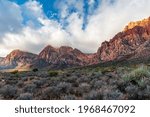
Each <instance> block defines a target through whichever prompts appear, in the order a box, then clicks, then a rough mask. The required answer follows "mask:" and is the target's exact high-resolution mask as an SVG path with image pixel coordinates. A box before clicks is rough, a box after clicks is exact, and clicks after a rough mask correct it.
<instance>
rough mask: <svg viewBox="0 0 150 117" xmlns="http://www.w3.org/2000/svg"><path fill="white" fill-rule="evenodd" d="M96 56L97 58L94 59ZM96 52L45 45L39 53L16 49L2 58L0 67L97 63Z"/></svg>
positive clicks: (64, 65) (69, 65) (63, 65)
mask: <svg viewBox="0 0 150 117" xmlns="http://www.w3.org/2000/svg"><path fill="white" fill-rule="evenodd" d="M93 57H95V59H92V58H93ZM96 58H97V57H96V54H84V53H82V52H81V51H80V50H78V49H73V48H71V47H68V46H62V47H60V48H54V47H52V46H50V45H49V46H47V47H45V48H44V49H43V50H42V51H41V52H40V54H39V55H36V54H32V53H29V52H23V51H20V50H14V51H12V52H11V53H10V54H8V55H7V56H6V57H5V58H2V59H0V69H14V68H17V69H21V68H23V69H26V68H31V67H34V68H42V67H50V68H66V67H75V66H84V65H90V64H94V63H97V61H98V59H96Z"/></svg>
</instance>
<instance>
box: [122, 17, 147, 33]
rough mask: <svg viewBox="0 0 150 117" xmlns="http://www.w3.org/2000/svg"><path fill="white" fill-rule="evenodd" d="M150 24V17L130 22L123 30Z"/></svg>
mask: <svg viewBox="0 0 150 117" xmlns="http://www.w3.org/2000/svg"><path fill="white" fill-rule="evenodd" d="M149 25H150V17H148V18H146V19H143V20H141V21H135V22H130V23H129V24H128V25H127V26H126V27H125V28H124V31H127V30H129V29H132V28H134V27H136V26H141V27H147V26H149Z"/></svg>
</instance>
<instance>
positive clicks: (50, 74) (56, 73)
mask: <svg viewBox="0 0 150 117" xmlns="http://www.w3.org/2000/svg"><path fill="white" fill-rule="evenodd" d="M48 74H49V76H50V77H55V76H57V75H58V72H57V71H48Z"/></svg>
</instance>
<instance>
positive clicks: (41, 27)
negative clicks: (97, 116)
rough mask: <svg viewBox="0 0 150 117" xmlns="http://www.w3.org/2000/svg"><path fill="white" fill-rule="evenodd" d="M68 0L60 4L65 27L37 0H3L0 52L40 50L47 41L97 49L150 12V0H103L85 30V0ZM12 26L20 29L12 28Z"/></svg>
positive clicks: (89, 19) (91, 2)
mask: <svg viewBox="0 0 150 117" xmlns="http://www.w3.org/2000/svg"><path fill="white" fill-rule="evenodd" d="M65 1H67V2H68V3H67V5H66V4H64V3H66V2H65ZM65 1H64V0H62V2H60V3H61V5H60V4H59V5H60V7H59V8H60V12H61V16H62V18H66V19H65V21H66V22H68V25H67V26H66V27H65V28H64V27H62V24H60V23H59V22H57V21H54V20H49V19H48V18H47V17H46V16H45V14H44V13H43V10H42V6H41V5H40V4H39V3H38V2H37V1H34V0H32V1H31V0H30V1H29V2H27V3H25V4H24V5H22V6H18V5H17V4H15V3H12V2H8V1H7V0H1V1H0V5H1V6H0V32H1V34H3V36H0V39H1V40H0V42H1V43H0V56H5V55H6V54H8V52H10V51H12V50H13V49H17V48H19V49H21V50H25V51H30V52H34V53H39V52H40V50H41V49H42V48H43V47H45V46H46V45H48V44H51V45H53V46H55V47H59V46H61V45H68V46H72V47H75V48H78V49H81V50H82V51H84V52H96V51H97V49H98V47H99V46H100V44H101V42H103V41H105V40H109V39H110V38H112V37H113V36H114V35H115V34H116V33H117V32H119V31H122V30H123V28H124V26H125V25H126V24H127V23H128V22H130V21H135V20H141V19H143V18H146V17H148V16H149V14H150V7H149V6H150V0H115V2H114V3H113V4H110V1H111V0H102V2H101V5H100V6H99V7H98V8H97V9H96V11H95V12H94V13H93V14H92V15H89V16H88V19H87V20H88V24H87V26H86V29H85V30H83V29H82V26H83V19H84V15H83V11H84V10H83V1H82V0H79V1H78V2H77V1H76V0H69V1H68V0H65ZM93 1H94V0H89V4H93ZM63 2H64V3H63ZM2 6H3V7H4V8H5V10H4V8H3V7H2ZM72 6H75V7H76V8H77V9H78V10H77V12H75V13H71V14H70V13H69V12H68V9H69V8H70V7H72ZM9 9H11V10H9ZM4 11H5V12H4ZM1 14H2V15H3V17H2V16H1ZM22 15H23V16H22ZM24 17H25V18H28V19H29V20H27V22H26V24H22V22H23V19H24ZM22 25H23V26H22ZM9 26H11V27H13V28H14V30H17V31H11V28H10V27H9ZM6 27H7V28H6Z"/></svg>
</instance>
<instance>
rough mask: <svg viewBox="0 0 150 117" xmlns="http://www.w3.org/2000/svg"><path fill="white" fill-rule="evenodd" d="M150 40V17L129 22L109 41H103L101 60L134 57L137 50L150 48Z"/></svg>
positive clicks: (100, 52) (99, 53)
mask: <svg viewBox="0 0 150 117" xmlns="http://www.w3.org/2000/svg"><path fill="white" fill-rule="evenodd" d="M149 40H150V18H148V19H144V20H142V21H138V22H132V23H129V25H128V26H126V27H125V29H124V31H122V32H119V33H118V34H117V35H115V36H114V37H113V38H112V39H111V40H110V41H109V42H108V41H105V42H103V43H102V45H101V47H100V48H99V49H98V51H97V55H98V57H99V59H100V60H101V61H113V60H119V59H123V58H124V59H125V60H127V59H130V58H134V56H137V54H136V53H137V52H143V51H144V50H147V49H148V48H149ZM144 45H146V46H144ZM144 56H146V55H144Z"/></svg>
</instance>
